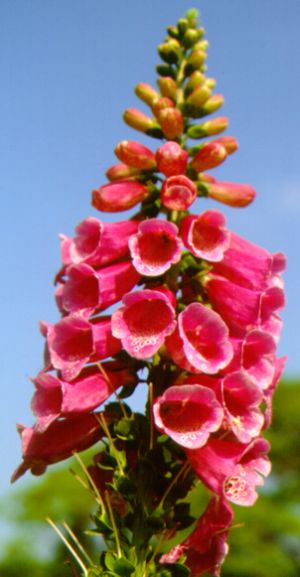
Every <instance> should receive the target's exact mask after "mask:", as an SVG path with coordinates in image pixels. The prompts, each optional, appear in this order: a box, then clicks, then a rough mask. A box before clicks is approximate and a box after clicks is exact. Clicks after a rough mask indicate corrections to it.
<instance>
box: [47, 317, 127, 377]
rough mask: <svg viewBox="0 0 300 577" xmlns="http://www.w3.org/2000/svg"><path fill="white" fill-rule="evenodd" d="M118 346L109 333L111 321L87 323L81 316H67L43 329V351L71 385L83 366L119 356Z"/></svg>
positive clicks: (107, 319) (99, 320) (105, 318)
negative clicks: (44, 346)
mask: <svg viewBox="0 0 300 577" xmlns="http://www.w3.org/2000/svg"><path fill="white" fill-rule="evenodd" d="M120 348H121V343H120V341H118V340H117V339H115V338H114V337H113V335H112V333H111V319H110V318H109V317H103V318H100V319H98V318H97V319H94V320H93V321H92V322H89V321H88V320H86V319H85V318H83V317H82V316H81V315H76V314H74V315H69V316H67V317H64V318H63V319H62V320H60V321H59V322H58V323H56V324H54V325H50V324H49V325H47V349H48V352H49V355H50V359H51V363H52V365H53V367H54V368H55V369H58V370H59V371H61V374H62V378H63V379H64V380H66V381H71V380H73V379H75V378H76V377H77V375H78V374H79V373H80V371H81V369H82V368H83V366H84V365H85V364H86V363H88V362H91V361H96V360H101V359H105V358H106V357H110V356H113V355H115V354H117V353H118V352H119V350H120Z"/></svg>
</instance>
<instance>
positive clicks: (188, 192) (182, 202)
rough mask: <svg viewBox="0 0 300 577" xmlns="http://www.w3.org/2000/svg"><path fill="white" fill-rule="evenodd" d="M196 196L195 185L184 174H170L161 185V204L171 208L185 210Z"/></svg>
mask: <svg viewBox="0 0 300 577" xmlns="http://www.w3.org/2000/svg"><path fill="white" fill-rule="evenodd" d="M196 196H197V188H196V185H195V184H194V182H192V180H190V179H189V178H187V176H184V175H179V176H170V177H169V178H167V179H166V180H165V181H164V183H163V185H162V189H161V201H162V204H163V205H164V206H165V207H166V208H169V209H171V210H186V209H187V208H188V207H189V206H190V205H191V204H192V203H193V202H194V200H195V198H196Z"/></svg>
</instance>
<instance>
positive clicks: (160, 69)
mask: <svg viewBox="0 0 300 577" xmlns="http://www.w3.org/2000/svg"><path fill="white" fill-rule="evenodd" d="M156 71H157V73H158V74H159V75H160V76H170V77H171V78H173V79H174V80H175V79H176V70H174V68H172V66H168V65H167V64H159V65H158V66H156Z"/></svg>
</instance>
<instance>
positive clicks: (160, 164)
mask: <svg viewBox="0 0 300 577" xmlns="http://www.w3.org/2000/svg"><path fill="white" fill-rule="evenodd" d="M155 156H156V162H157V169H158V170H159V172H162V173H163V174H164V175H165V176H177V175H178V174H184V173H185V171H186V167H187V163H188V158H189V155H188V153H187V151H186V150H184V149H183V148H181V146H180V144H178V142H173V141H172V140H169V141H168V142H166V143H165V144H163V145H162V146H160V147H159V148H158V149H157V151H156V153H155Z"/></svg>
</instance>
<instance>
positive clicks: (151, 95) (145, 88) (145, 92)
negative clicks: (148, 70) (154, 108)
mask: <svg viewBox="0 0 300 577" xmlns="http://www.w3.org/2000/svg"><path fill="white" fill-rule="evenodd" d="M135 93H136V95H137V96H138V97H139V98H140V99H141V100H142V101H143V102H146V104H149V106H151V105H152V103H153V101H154V100H155V99H156V98H159V94H158V92H157V91H156V90H155V89H154V88H152V86H150V84H146V83H145V82H139V84H137V85H136V87H135Z"/></svg>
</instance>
